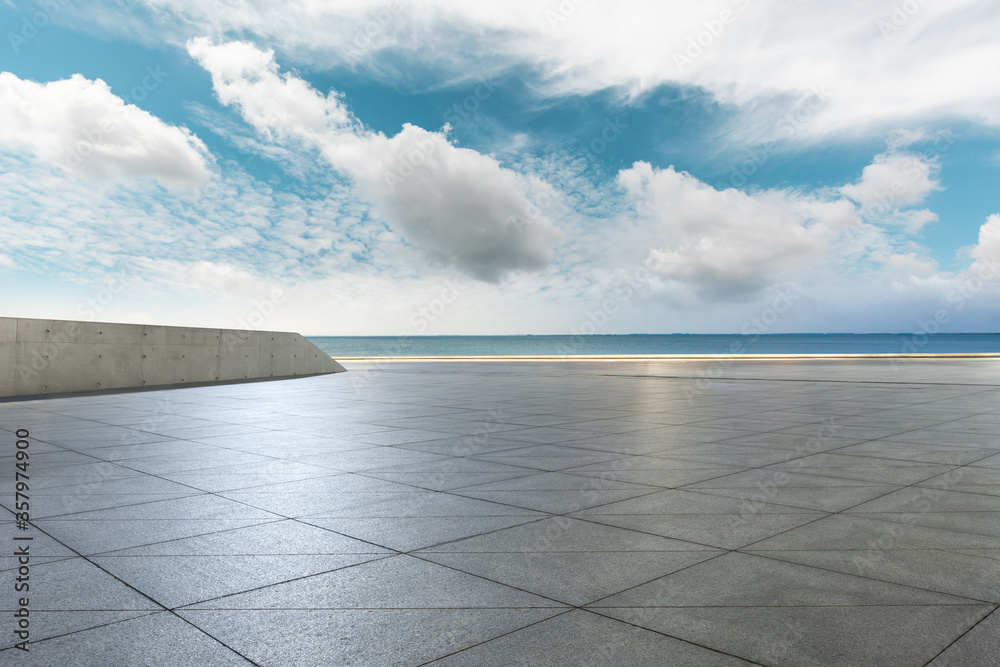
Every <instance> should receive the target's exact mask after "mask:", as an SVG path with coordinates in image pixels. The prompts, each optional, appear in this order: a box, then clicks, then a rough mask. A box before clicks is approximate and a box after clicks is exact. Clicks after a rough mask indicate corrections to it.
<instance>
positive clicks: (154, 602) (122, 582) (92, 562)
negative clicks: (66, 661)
mask: <svg viewBox="0 0 1000 667" xmlns="http://www.w3.org/2000/svg"><path fill="white" fill-rule="evenodd" d="M29 524H30V525H31V527H32V528H34V529H35V530H37V531H38V532H40V533H42V534H43V535H45V536H46V537H48V538H49V539H51V540H52V541H54V542H55V543H56V544H58V545H60V546H62V547H63V548H65V549H67V550H68V551H70V552H71V553H74V554H76V557H78V558H82V559H83V560H84V561H86V562H87V563H90V564H91V565H93V566H94V567H96V568H97V569H98V570H100V571H101V572H104V573H105V574H106V575H108V576H109V577H111V578H112V579H114V580H116V581H117V582H118V583H120V584H122V585H123V586H125V587H126V588H128V589H129V590H131V591H133V592H134V593H136V594H137V595H140V596H142V597H144V598H146V599H147V600H149V601H150V602H152V603H153V604H155V605H156V606H158V607H160V611H159V612H157V611H154V612H152V613H154V614H155V613H161V612H164V611H165V612H168V613H169V614H171V615H172V616H174V617H176V618H178V619H180V620H181V621H183V622H184V623H186V624H188V625H190V626H191V627H192V628H194V629H195V630H197V631H198V632H201V633H202V634H204V635H205V636H206V637H208V638H209V639H211V640H212V641H214V642H217V643H218V644H220V645H221V646H223V647H225V648H226V649H228V650H230V651H232V652H233V653H235V654H236V655H238V656H240V657H241V658H243V659H244V660H246V661H247V662H248V663H250V664H251V665H255V666H256V667H260V665H258V663H256V662H254V661H253V660H251V659H250V658H248V657H246V656H245V655H243V654H242V653H240V652H239V651H237V650H236V649H234V648H233V647H231V646H229V645H228V644H226V643H225V642H223V641H221V640H219V639H218V638H216V637H215V636H213V635H212V634H211V633H209V632H207V631H205V630H204V629H202V628H200V627H198V626H197V625H195V624H194V623H192V622H190V621H188V620H187V619H185V618H184V617H182V616H181V615H179V614H176V613H174V611H173V610H172V609H170V608H168V607H166V606H165V605H163V604H161V603H160V602H159V601H157V600H156V599H154V598H153V597H151V596H149V595H147V594H146V593H143V592H142V591H140V590H139V589H138V588H136V587H134V586H132V585H131V584H130V583H128V582H127V581H125V580H123V579H121V578H120V577H118V576H116V575H115V574H113V573H112V572H110V571H109V570H107V569H105V568H104V567H101V565H100V564H98V563H95V562H94V561H93V560H91V559H90V558H89V557H87V556H84V555H83V554H81V553H80V552H79V551H77V550H76V549H74V548H73V547H71V546H69V545H68V544H65V543H63V542H62V541H61V540H59V539H57V538H56V537H54V536H53V535H50V534H49V533H47V532H46V531H45V530H43V529H41V528H39V527H38V526H36V525H35V524H34V522H30V521H29ZM147 615H152V614H143V615H141V616H138V617H134V618H142V617H143V616H147ZM126 620H132V619H126ZM117 622H118V623H124V622H125V621H117ZM104 625H113V623H111V624H107V623H106V624H104ZM92 629H93V628H84V629H81V630H78V631H77V632H86V631H87V630H92ZM77 632H70V633H66V634H67V635H73V634H77ZM63 636H66V635H63ZM48 639H54V637H50V638H48ZM42 641H45V640H42ZM32 643H34V642H32ZM39 643H41V642H39Z"/></svg>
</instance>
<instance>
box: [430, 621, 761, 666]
mask: <svg viewBox="0 0 1000 667" xmlns="http://www.w3.org/2000/svg"><path fill="white" fill-rule="evenodd" d="M573 611H582V612H583V613H585V614H593V615H595V616H600V617H601V618H605V619H608V620H610V621H613V622H617V623H622V624H624V625H629V626H631V627H633V628H636V629H638V630H642V631H644V632H652V633H653V634H656V635H660V636H662V637H669V638H670V639H674V640H676V641H679V642H683V643H684V644H688V645H690V646H697V647H698V648H700V649H704V650H706V651H711V652H712V653H718V654H721V655H726V656H729V657H730V658H736V659H737V660H743V661H744V662H747V663H749V664H751V665H761V667H769V666H768V665H765V664H764V663H762V662H756V661H754V660H750V659H749V658H742V657H740V656H738V655H735V654H733V653H727V652H725V651H720V650H719V649H715V648H711V647H709V646H705V645H703V644H699V643H697V642H693V641H691V640H688V639H683V638H681V637H675V636H673V635H669V634H667V633H665V632H660V631H658V630H652V629H650V628H644V627H642V626H640V625H636V624H635V623H631V622H629V621H623V620H621V619H617V618H612V617H610V616H605V615H604V614H601V613H599V612H596V611H593V610H591V609H582V608H580V607H576V608H575V609H567V610H566V611H564V612H562V613H561V614H556V615H555V616H550V617H549V618H544V619H542V620H540V621H536V622H535V623H531V624H529V625H526V626H524V627H523V628H518V629H517V630H512V631H511V632H507V633H504V634H502V635H499V636H497V637H493V638H491V639H487V640H485V641H482V642H479V643H478V644H474V645H473V646H467V647H465V648H464V649H461V650H459V651H454V652H452V653H449V654H447V655H442V656H438V657H437V658H434V659H433V660H429V661H427V662H423V663H421V664H420V665H418V666H417V667H425V665H433V664H434V663H435V662H437V661H438V660H442V659H444V658H447V657H450V656H453V655H458V654H460V653H463V652H465V651H468V650H470V649H473V648H476V647H478V646H482V645H484V644H489V643H490V642H492V641H494V640H496V639H500V638H502V637H506V636H508V635H512V634H514V633H517V632H520V631H521V630H525V629H527V628H530V627H532V626H534V625H538V624H539V623H545V622H546V621H551V620H552V619H554V618H558V617H559V616H563V615H565V614H568V613H570V612H573Z"/></svg>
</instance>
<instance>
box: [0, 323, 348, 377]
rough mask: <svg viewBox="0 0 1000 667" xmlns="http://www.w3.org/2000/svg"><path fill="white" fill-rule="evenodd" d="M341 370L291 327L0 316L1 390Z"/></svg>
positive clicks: (281, 375)
mask: <svg viewBox="0 0 1000 667" xmlns="http://www.w3.org/2000/svg"><path fill="white" fill-rule="evenodd" d="M344 370H345V369H344V367H343V366H341V365H340V364H338V363H337V362H336V361H334V360H333V359H331V358H330V357H329V356H327V355H326V354H324V353H323V352H322V351H321V350H319V348H317V347H316V346H315V345H313V344H312V343H310V342H309V341H307V340H306V339H305V338H303V337H302V336H300V335H299V334H295V333H285V332H271V331H238V330H232V329H198V328H192V327H163V326H150V325H132V324H108V323H102V322H72V321H64V320H33V319H17V318H0V396H19V395H34V394H49V393H59V392H71V391H89V390H103V389H121V388H132V387H136V388H138V387H151V386H161V385H176V384H187V383H192V382H229V381H236V382H238V381H242V380H254V379H266V378H285V377H294V376H305V375H318V374H324V373H339V372H343V371H344Z"/></svg>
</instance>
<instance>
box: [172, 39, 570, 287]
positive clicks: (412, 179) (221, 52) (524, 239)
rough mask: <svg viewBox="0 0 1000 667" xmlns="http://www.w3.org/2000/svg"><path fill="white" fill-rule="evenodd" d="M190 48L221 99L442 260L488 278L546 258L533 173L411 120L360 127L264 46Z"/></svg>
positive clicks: (199, 42) (551, 235)
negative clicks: (395, 130) (282, 68)
mask: <svg viewBox="0 0 1000 667" xmlns="http://www.w3.org/2000/svg"><path fill="white" fill-rule="evenodd" d="M188 50H189V51H190V53H191V55H192V56H193V57H194V58H195V59H196V60H197V61H198V62H199V63H200V64H201V65H202V66H203V67H204V68H205V69H206V70H208V71H209V73H210V74H211V75H212V83H213V86H214V87H215V90H216V94H217V95H218V96H219V99H220V101H222V102H223V103H225V104H230V105H234V106H236V107H237V108H238V109H239V110H240V113H241V114H242V115H243V117H244V118H245V119H246V120H247V121H248V122H249V123H251V124H252V125H253V126H254V127H255V128H256V129H257V130H258V131H259V132H261V133H262V134H265V135H267V136H268V137H271V138H273V139H274V140H276V141H282V142H293V143H294V142H297V143H300V144H304V145H305V147H307V148H314V149H318V150H319V151H320V152H321V153H322V155H324V156H325V157H326V158H327V160H328V161H329V162H330V164H331V165H332V166H333V167H334V168H335V169H336V170H338V171H340V172H342V173H345V174H347V175H349V176H350V177H351V178H352V179H353V180H354V181H355V182H356V184H357V185H358V186H359V188H360V190H361V192H362V193H363V194H364V195H365V197H367V198H368V200H369V201H371V202H372V204H373V206H374V209H375V211H376V212H377V213H378V215H379V216H381V217H382V218H384V219H385V220H386V221H387V222H388V223H389V224H390V225H391V226H392V227H394V228H395V229H398V230H399V231H400V232H401V233H402V234H404V235H405V236H406V237H407V238H408V239H410V240H412V241H414V242H416V243H418V244H420V245H421V246H422V247H423V248H425V249H426V250H428V251H429V252H430V253H431V255H432V256H434V257H436V258H437V259H439V260H440V261H442V262H444V263H446V264H453V265H455V266H457V267H459V268H460V269H462V270H463V271H465V272H467V273H469V274H470V275H472V276H475V277H476V278H479V279H481V280H486V281H493V282H495V281H498V280H500V279H501V278H503V277H504V276H505V275H506V274H507V273H509V272H510V271H516V270H538V269H542V268H544V267H545V266H547V265H548V263H549V261H550V260H551V253H552V245H553V243H554V242H555V241H556V240H557V239H558V238H559V237H560V233H559V232H558V231H557V230H556V228H555V226H554V225H553V224H552V222H551V221H550V220H549V219H548V217H546V216H545V215H544V213H543V212H542V211H541V210H540V209H538V208H536V207H535V205H534V203H533V199H534V198H535V197H539V198H541V199H544V198H545V197H546V196H548V198H549V199H551V195H546V194H543V193H542V188H543V186H544V184H543V183H541V182H540V181H538V180H537V179H531V178H528V177H525V176H522V175H519V174H517V173H515V172H513V171H511V170H509V169H505V168H504V167H502V166H501V165H500V164H499V162H497V160H496V159H494V158H493V157H491V156H487V155H482V154H480V153H477V152H476V151H473V150H469V149H465V148H459V147H456V146H454V145H453V144H451V143H450V142H449V141H448V137H447V135H446V133H445V132H430V131H427V130H424V129H421V128H419V127H415V126H413V125H409V124H407V125H405V126H404V127H403V130H402V131H401V132H400V133H399V134H397V135H396V136H394V137H391V138H389V137H386V136H385V135H383V134H381V133H374V132H371V131H368V130H366V129H364V128H363V127H362V125H361V123H360V122H359V121H358V120H357V119H355V118H353V117H352V116H351V115H350V113H349V112H348V111H347V110H346V108H345V107H344V105H343V103H342V102H341V100H340V98H339V97H338V95H337V94H336V93H335V92H331V93H329V94H327V95H325V96H324V95H323V94H322V93H320V92H319V91H316V90H314V89H313V88H311V87H310V86H309V84H307V83H306V82H305V81H303V80H302V79H300V78H298V77H296V76H294V75H292V74H290V73H285V74H280V73H279V72H278V66H277V63H276V62H275V61H274V54H273V52H271V51H261V50H259V49H257V48H256V47H254V46H253V45H251V44H247V43H243V42H230V43H226V44H220V45H213V44H212V43H211V42H210V41H209V40H206V39H195V40H191V41H190V42H189V43H188Z"/></svg>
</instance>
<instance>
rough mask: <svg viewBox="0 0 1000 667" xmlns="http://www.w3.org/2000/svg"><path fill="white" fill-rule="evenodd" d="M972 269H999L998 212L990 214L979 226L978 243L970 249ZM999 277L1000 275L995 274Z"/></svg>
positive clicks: (999, 221) (999, 236)
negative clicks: (972, 261)
mask: <svg viewBox="0 0 1000 667" xmlns="http://www.w3.org/2000/svg"><path fill="white" fill-rule="evenodd" d="M970 254H971V255H972V258H973V260H975V261H974V263H973V269H977V268H979V267H983V268H986V267H989V266H992V267H994V270H996V269H1000V213H998V214H995V215H991V216H990V217H989V218H987V219H986V222H985V223H983V226H982V227H980V228H979V243H977V244H976V245H975V246H974V247H973V248H972V250H971V252H970ZM997 277H998V278H1000V276H997Z"/></svg>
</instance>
